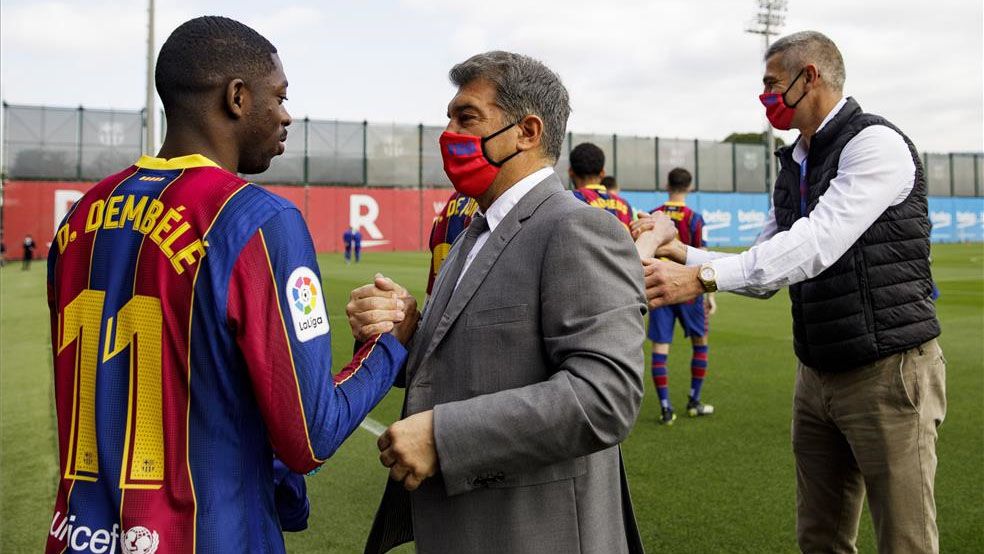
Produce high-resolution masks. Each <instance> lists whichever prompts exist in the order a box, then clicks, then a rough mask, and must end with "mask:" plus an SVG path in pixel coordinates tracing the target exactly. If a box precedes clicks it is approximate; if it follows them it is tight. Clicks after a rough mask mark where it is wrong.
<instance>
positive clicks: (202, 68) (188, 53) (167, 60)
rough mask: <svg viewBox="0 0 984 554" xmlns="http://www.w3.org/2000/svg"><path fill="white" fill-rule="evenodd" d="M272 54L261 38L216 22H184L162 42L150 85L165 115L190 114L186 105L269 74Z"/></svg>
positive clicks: (219, 19) (224, 21)
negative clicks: (229, 85)
mask: <svg viewBox="0 0 984 554" xmlns="http://www.w3.org/2000/svg"><path fill="white" fill-rule="evenodd" d="M276 53H277V49H276V47H274V46H273V44H271V43H270V41H269V40H267V39H266V38H264V37H263V35H261V34H259V33H257V32H256V31H254V30H253V29H252V28H250V27H248V26H246V25H243V24H242V23H240V22H238V21H236V20H234V19H229V18H228V17H221V16H203V17H196V18H195V19H189V20H188V21H185V22H184V23H182V24H181V25H180V26H178V28H177V29H175V30H174V32H172V33H171V36H169V37H168V38H167V40H166V41H164V45H163V46H161V52H160V54H158V56H157V68H156V71H155V73H154V82H155V84H156V85H157V94H159V95H160V97H161V102H162V103H163V104H164V110H165V111H166V112H168V113H170V112H173V111H175V110H177V111H183V112H185V113H194V112H197V111H198V110H196V109H195V106H193V105H192V104H191V103H190V102H189V101H190V100H193V99H194V98H195V97H197V96H198V95H200V94H201V93H204V92H207V91H209V90H211V89H213V88H215V87H220V86H223V85H225V84H226V83H228V82H229V81H230V80H232V79H242V80H243V81H245V82H246V83H247V84H249V83H250V82H251V81H253V80H255V79H257V78H259V77H262V76H265V75H266V74H268V73H269V72H271V71H273V70H274V68H275V66H274V63H273V60H272V59H271V57H270V56H271V55H273V54H276Z"/></svg>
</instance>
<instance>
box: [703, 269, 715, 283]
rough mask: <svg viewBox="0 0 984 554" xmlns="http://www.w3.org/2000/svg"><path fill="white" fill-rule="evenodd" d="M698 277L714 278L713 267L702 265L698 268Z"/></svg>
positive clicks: (708, 279)
mask: <svg viewBox="0 0 984 554" xmlns="http://www.w3.org/2000/svg"><path fill="white" fill-rule="evenodd" d="M700 278H701V279H704V280H705V281H713V280H714V268H713V267H702V268H700Z"/></svg>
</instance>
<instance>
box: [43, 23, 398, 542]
mask: <svg viewBox="0 0 984 554" xmlns="http://www.w3.org/2000/svg"><path fill="white" fill-rule="evenodd" d="M156 83H157V91H158V93H159V94H160V97H161V100H162V102H163V104H164V110H165V112H166V114H167V120H168V127H167V136H166V137H165V139H164V144H163V146H162V147H161V150H160V153H159V154H158V157H156V158H152V157H147V156H144V157H142V158H141V159H140V160H139V161H138V162H137V163H136V164H134V165H133V166H131V167H129V168H126V169H124V170H123V171H121V172H120V173H117V174H116V175H112V176H110V177H107V178H106V179H104V180H103V181H101V182H100V183H98V184H97V185H96V186H94V187H93V188H92V189H91V190H90V191H89V192H88V193H87V194H86V195H85V196H83V197H82V199H80V200H79V201H78V202H77V203H76V204H75V205H74V207H73V208H72V210H71V211H70V212H69V214H68V215H67V216H66V217H65V219H64V220H63V221H62V222H61V224H60V226H59V228H58V231H57V233H56V244H55V245H53V247H52V249H51V254H50V256H49V263H48V301H49V307H50V310H51V336H52V349H53V354H54V367H55V376H54V380H55V402H56V411H57V416H58V442H59V468H60V479H59V483H58V491H57V499H56V503H55V508H54V516H53V519H52V522H51V526H50V530H49V536H48V539H47V548H46V552H48V553H61V552H65V551H70V552H111V551H119V550H118V549H117V541H119V542H120V543H121V544H122V551H124V552H137V551H141V552H156V553H157V554H172V553H179V552H180V553H185V552H198V551H201V552H259V553H267V552H283V551H284V542H283V536H282V531H281V522H279V521H278V513H277V507H276V506H277V503H278V502H279V501H280V499H279V498H277V497H276V495H275V489H274V482H275V479H277V480H281V479H282V478H283V474H282V471H281V472H278V474H276V475H275V470H274V455H276V456H277V458H278V459H279V460H281V461H282V462H283V464H284V465H286V467H287V468H289V469H290V470H292V471H293V472H297V473H300V472H308V471H311V470H313V469H315V468H317V467H318V466H320V465H321V464H322V463H323V462H324V461H325V459H327V458H328V457H330V456H331V455H332V454H333V453H334V452H335V450H336V449H337V448H338V446H339V445H340V444H341V443H342V441H343V440H344V439H345V438H346V437H347V436H348V435H349V434H350V433H352V431H354V430H355V428H356V427H357V426H358V425H359V423H360V422H361V421H362V419H363V418H364V417H365V415H366V414H367V413H368V412H369V410H370V409H371V408H372V407H373V406H374V405H375V404H376V403H377V402H378V401H379V400H380V399H381V398H382V397H383V396H384V395H385V394H386V392H387V391H388V390H389V388H390V386H391V384H392V382H393V380H394V378H395V376H396V374H397V371H398V369H399V368H400V366H401V365H402V364H403V362H404V361H405V358H406V350H405V348H404V346H403V345H402V344H401V340H406V338H407V337H409V336H410V334H411V333H412V331H413V327H414V326H415V325H416V314H417V312H416V307H415V306H414V305H413V302H412V300H409V299H407V300H406V302H403V301H399V302H395V303H394V304H393V306H395V307H397V308H400V307H403V308H406V309H405V310H393V313H392V314H390V316H391V320H390V321H391V322H390V323H389V324H388V328H387V329H386V330H387V331H389V330H392V332H393V333H392V334H389V333H387V334H383V335H375V336H373V337H371V338H370V339H369V340H368V341H367V342H366V343H365V344H364V345H363V347H362V348H361V349H360V350H359V351H358V352H357V353H356V355H355V357H354V358H353V360H352V361H351V362H350V363H349V364H348V365H346V366H345V368H343V369H342V371H341V372H340V373H339V374H338V375H336V376H335V377H334V378H333V377H332V374H331V338H330V337H331V335H330V333H329V322H328V314H327V313H326V309H325V300H324V289H323V288H322V286H321V275H320V272H319V269H318V265H317V261H316V258H315V252H314V246H313V243H312V241H311V237H310V234H309V233H308V230H307V227H306V225H305V223H304V220H303V219H302V218H301V214H300V212H299V211H298V210H297V209H296V208H295V207H294V206H293V205H292V204H291V203H290V202H288V201H286V200H284V199H283V198H280V197H278V196H276V195H274V194H272V193H270V192H268V191H266V190H265V189H263V188H261V187H258V186H256V185H253V184H251V183H249V182H247V181H244V180H242V179H240V178H239V177H238V176H237V173H238V174H253V173H259V172H262V171H264V170H266V169H267V167H269V165H270V160H271V159H272V158H273V157H274V156H276V155H279V154H282V153H283V151H284V141H285V140H286V135H287V126H288V125H290V123H291V118H290V115H288V113H287V111H286V110H285V108H284V106H283V103H284V101H285V100H286V99H287V80H286V78H285V76H284V71H283V68H282V66H281V63H280V59H279V57H278V56H277V50H276V48H275V47H274V46H273V45H272V44H270V42H269V41H267V40H266V39H265V38H263V37H262V36H260V35H259V34H258V33H257V32H256V31H254V30H253V29H251V28H249V27H247V26H245V25H243V24H241V23H238V22H236V21H233V20H231V19H227V18H223V17H200V18H196V19H192V20H190V21H187V22H185V23H184V24H182V25H181V26H179V27H178V28H177V29H176V30H175V31H174V32H173V33H172V34H171V36H170V37H169V38H168V40H167V41H166V42H165V43H164V45H163V46H162V48H161V51H160V55H159V57H158V60H157V66H156ZM392 322H399V323H397V324H396V325H395V326H394V324H393V323H392ZM281 482H282V481H281ZM277 492H278V493H279V492H281V490H280V489H277Z"/></svg>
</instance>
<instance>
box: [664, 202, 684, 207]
mask: <svg viewBox="0 0 984 554" xmlns="http://www.w3.org/2000/svg"><path fill="white" fill-rule="evenodd" d="M663 205H664V206H678V207H681V208H682V207H685V206H686V205H687V203H686V202H671V201H670V200H667V201H666V202H663Z"/></svg>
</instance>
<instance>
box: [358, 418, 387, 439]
mask: <svg viewBox="0 0 984 554" xmlns="http://www.w3.org/2000/svg"><path fill="white" fill-rule="evenodd" d="M359 427H362V428H363V429H365V430H366V431H369V432H370V433H372V434H373V435H374V436H377V437H378V436H379V435H382V434H383V432H384V431H386V426H385V425H383V424H382V423H380V422H378V421H376V420H375V419H373V418H371V417H367V418H365V419H363V420H362V423H360V424H359Z"/></svg>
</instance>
